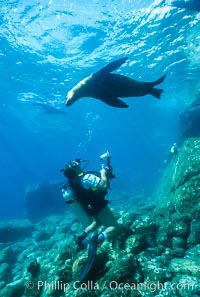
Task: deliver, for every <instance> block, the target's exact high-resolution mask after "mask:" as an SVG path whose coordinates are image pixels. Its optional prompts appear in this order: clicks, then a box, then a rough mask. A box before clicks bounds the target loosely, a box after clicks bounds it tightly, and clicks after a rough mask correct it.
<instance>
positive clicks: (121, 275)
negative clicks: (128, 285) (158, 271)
mask: <svg viewBox="0 0 200 297" xmlns="http://www.w3.org/2000/svg"><path fill="white" fill-rule="evenodd" d="M136 266H137V262H136V258H135V256H134V255H133V254H131V253H130V254H126V255H123V254H122V255H120V254H119V255H118V258H117V259H116V260H115V262H114V263H113V266H112V268H111V269H110V270H109V271H108V272H107V273H106V274H105V275H104V277H103V278H101V281H102V282H104V281H106V282H108V283H109V282H112V281H113V280H115V281H116V282H123V281H126V280H127V279H131V277H132V276H133V273H134V269H136Z"/></svg>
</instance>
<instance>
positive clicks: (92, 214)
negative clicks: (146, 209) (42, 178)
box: [61, 151, 118, 280]
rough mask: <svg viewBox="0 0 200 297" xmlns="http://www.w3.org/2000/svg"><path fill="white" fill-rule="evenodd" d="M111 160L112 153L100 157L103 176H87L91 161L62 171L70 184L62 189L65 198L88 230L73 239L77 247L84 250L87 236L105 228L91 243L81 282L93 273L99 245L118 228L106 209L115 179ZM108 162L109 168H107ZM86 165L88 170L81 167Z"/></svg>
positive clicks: (75, 163) (70, 164)
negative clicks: (111, 181) (107, 196)
mask: <svg viewBox="0 0 200 297" xmlns="http://www.w3.org/2000/svg"><path fill="white" fill-rule="evenodd" d="M110 158H111V155H110V153H109V151H107V152H106V153H105V154H103V155H101V156H100V159H101V160H102V161H103V163H102V165H101V170H100V172H97V171H86V172H84V169H85V167H86V166H87V165H88V163H89V161H82V160H81V159H76V160H75V161H69V162H67V164H66V165H65V167H64V168H63V169H61V171H62V172H63V174H64V176H65V177H66V178H67V179H68V182H67V183H66V184H64V185H63V186H62V187H61V191H62V194H63V198H64V200H65V202H66V203H67V204H68V205H69V206H70V208H72V210H73V211H74V213H75V215H76V216H77V217H78V219H79V220H80V222H81V223H82V225H83V226H84V227H85V229H84V231H83V232H82V234H80V235H74V237H75V241H76V243H77V244H78V245H79V246H80V247H82V248H85V247H87V245H88V241H87V239H86V238H87V236H88V235H89V234H90V233H91V232H93V231H95V230H97V228H98V227H100V226H104V227H105V230H104V231H103V232H100V233H99V234H98V233H97V232H96V233H95V234H94V235H93V236H92V237H91V239H90V242H89V245H88V246H89V248H88V261H87V262H86V264H85V266H84V267H83V272H82V276H81V280H83V279H84V278H85V277H86V275H87V274H88V273H89V270H90V269H91V266H92V264H93V262H94V258H95V255H96V250H97V247H98V244H100V243H102V242H103V241H104V240H105V239H109V238H110V237H112V236H113V235H114V234H115V233H116V231H117V227H118V223H117V221H116V219H115V217H114V215H113V213H112V212H111V210H110V209H109V208H108V206H107V204H108V203H109V201H108V200H106V199H105V196H106V194H107V190H108V188H109V187H110V179H112V178H114V177H115V175H114V174H113V169H112V166H111V164H110ZM105 161H106V164H104V163H105ZM85 162H86V164H85V166H82V164H83V163H85Z"/></svg>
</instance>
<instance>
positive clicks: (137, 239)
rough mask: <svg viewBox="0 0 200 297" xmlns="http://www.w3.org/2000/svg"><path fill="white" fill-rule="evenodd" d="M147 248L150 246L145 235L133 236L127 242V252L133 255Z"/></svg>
mask: <svg viewBox="0 0 200 297" xmlns="http://www.w3.org/2000/svg"><path fill="white" fill-rule="evenodd" d="M147 246H148V244H147V242H146V240H145V235H139V234H134V235H131V236H129V237H128V239H127V240H126V242H125V250H126V251H127V253H132V254H134V255H136V254H138V253H139V252H141V251H142V250H144V249H146V248H147Z"/></svg>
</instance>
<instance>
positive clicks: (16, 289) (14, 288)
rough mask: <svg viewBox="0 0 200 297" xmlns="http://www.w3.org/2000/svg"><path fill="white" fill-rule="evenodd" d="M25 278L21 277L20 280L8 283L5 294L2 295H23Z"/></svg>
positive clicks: (8, 296)
mask: <svg viewBox="0 0 200 297" xmlns="http://www.w3.org/2000/svg"><path fill="white" fill-rule="evenodd" d="M24 288H25V286H24V280H23V279H20V280H18V281H15V282H12V283H9V284H7V286H6V289H5V291H4V292H5V293H4V294H5V295H2V297H4V296H5V297H21V296H23V293H24Z"/></svg>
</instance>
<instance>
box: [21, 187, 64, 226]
mask: <svg viewBox="0 0 200 297" xmlns="http://www.w3.org/2000/svg"><path fill="white" fill-rule="evenodd" d="M60 186H61V183H57V182H43V183H40V184H38V185H32V186H28V187H27V189H26V196H25V209H26V213H27V217H28V218H29V219H30V220H32V221H34V220H36V219H39V218H43V217H44V216H48V215H51V214H62V213H64V211H65V210H66V205H65V203H64V200H63V198H62V194H61V191H60V189H59V187H60Z"/></svg>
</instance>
